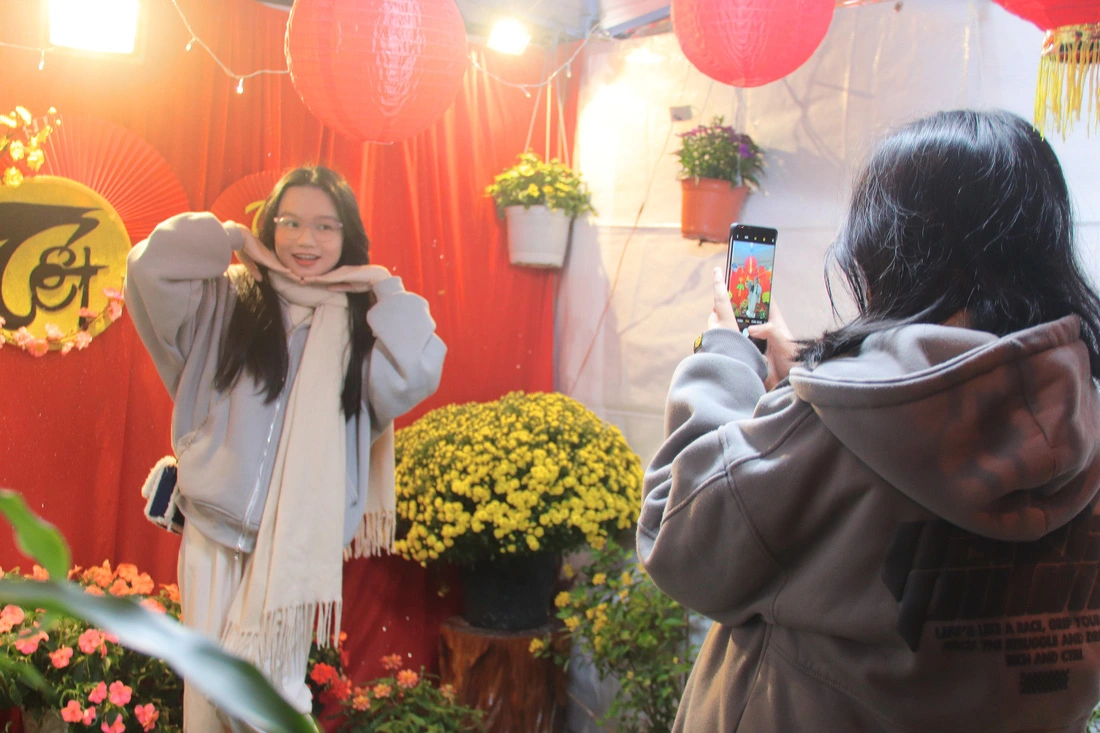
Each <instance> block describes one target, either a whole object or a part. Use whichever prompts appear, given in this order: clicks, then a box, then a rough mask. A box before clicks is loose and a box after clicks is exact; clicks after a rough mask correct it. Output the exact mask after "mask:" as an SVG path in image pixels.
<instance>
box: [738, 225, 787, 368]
mask: <svg viewBox="0 0 1100 733" xmlns="http://www.w3.org/2000/svg"><path fill="white" fill-rule="evenodd" d="M778 235H779V232H778V231H776V230H775V229H771V228H768V227H758V226H751V225H749V224H739V223H737V222H734V223H733V224H731V225H730V244H729V249H728V250H727V252H726V289H727V290H728V291H729V294H730V304H731V305H732V306H733V312H734V314H735V315H736V317H737V327H738V328H739V329H741V331H742V333H744V332H745V329H747V328H748V327H749V326H752V325H755V324H758V323H766V322H767V320H768V313H769V311H770V310H771V303H772V273H773V272H775V242H776V239H777V238H778ZM745 335H746V336H748V334H747V333H745ZM751 340H752V342H753V343H754V344H756V347H757V348H758V349H760V352H761V353H763V352H764V349H765V347H766V346H767V342H766V341H763V340H761V339H751Z"/></svg>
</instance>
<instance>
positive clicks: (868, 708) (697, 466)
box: [638, 316, 1100, 733]
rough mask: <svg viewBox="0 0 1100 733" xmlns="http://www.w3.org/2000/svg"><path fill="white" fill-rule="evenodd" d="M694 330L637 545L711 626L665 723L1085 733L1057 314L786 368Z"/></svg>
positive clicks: (1091, 557)
mask: <svg viewBox="0 0 1100 733" xmlns="http://www.w3.org/2000/svg"><path fill="white" fill-rule="evenodd" d="M765 374H766V366H765V363H764V360H763V359H762V358H761V356H760V354H759V353H757V351H756V349H755V348H754V347H753V346H752V345H751V343H750V342H749V341H748V340H747V339H745V338H743V337H742V336H741V335H740V334H738V333H736V332H734V331H729V330H723V329H715V330H711V331H708V332H707V333H706V334H705V335H704V338H703V342H702V348H701V350H700V351H699V353H697V354H695V355H693V356H691V357H688V358H687V359H686V360H685V361H684V362H682V363H681V364H680V365H679V367H678V368H677V370H676V372H675V374H674V376H673V380H672V385H671V388H670V391H669V397H668V404H667V408H666V435H667V436H668V437H667V439H666V441H665V443H664V444H663V445H662V447H661V448H660V450H659V451H658V452H657V454H656V456H655V457H654V459H653V461H652V463H651V465H650V466H649V468H648V469H647V471H646V477H645V486H644V500H643V507H642V513H641V517H640V519H639V526H638V550H639V555H640V557H641V558H642V561H643V563H644V565H645V567H646V569H647V571H648V572H649V573H650V575H651V577H652V578H653V580H654V582H656V584H657V585H658V586H659V587H660V588H661V589H662V590H664V591H665V592H666V593H668V594H669V595H670V596H672V597H673V598H675V599H677V600H678V601H680V602H681V603H682V604H683V605H685V606H687V607H688V608H691V609H693V610H695V611H698V612H699V613H702V614H705V615H706V616H709V617H710V618H712V619H714V620H715V621H716V623H715V624H714V625H713V626H712V627H711V630H710V632H709V634H708V636H707V639H706V641H705V643H704V644H703V647H702V649H701V650H700V653H699V656H698V658H697V660H696V663H695V667H694V669H693V671H692V673H691V676H690V678H689V680H688V683H687V689H686V691H685V694H684V697H683V700H682V701H681V705H680V710H679V714H678V717H677V722H676V730H678V731H690V732H691V733H696V732H697V731H698V732H702V731H706V732H710V731H738V732H739V733H756V732H757V731H800V732H808V733H812V732H815V731H823V732H824V731H898V732H902V731H905V732H912V733H917V732H918V731H919V732H921V733H926V732H929V731H945V732H946V731H952V732H958V733H963V732H967V733H970V732H972V731H981V732H983V733H987V732H988V733H993V732H1001V731H1004V732H1008V731H1084V730H1085V726H1086V721H1087V719H1088V716H1089V714H1090V713H1091V711H1092V709H1093V707H1094V706H1095V705H1096V702H1097V699H1098V698H1100V584H1098V583H1097V581H1098V579H1100V578H1098V572H1097V571H1098V567H1100V521H1097V519H1094V502H1095V499H1096V494H1097V491H1098V488H1100V460H1098V449H1100V435H1098V426H1100V400H1098V397H1097V392H1096V387H1095V385H1094V382H1093V379H1092V376H1091V372H1090V369H1089V355H1088V352H1087V349H1086V347H1085V344H1084V343H1083V342H1082V340H1081V336H1080V323H1079V321H1078V319H1077V318H1076V317H1074V316H1070V317H1066V318H1063V319H1061V320H1058V321H1055V322H1052V323H1048V324H1044V325H1040V326H1036V327H1034V328H1030V329H1027V330H1024V331H1021V332H1018V333H1014V334H1010V335H1008V336H1005V337H997V336H995V335H993V334H989V333H983V332H980V331H974V330H968V329H963V328H956V327H951V326H939V325H915V326H906V327H902V328H898V329H893V330H889V331H885V332H882V333H879V334H876V335H874V336H871V337H869V338H868V339H867V340H866V341H865V342H864V344H863V345H862V347H861V348H860V349H859V350H858V352H856V353H854V354H853V355H851V356H846V357H841V358H836V359H832V360H829V361H827V362H825V363H823V364H821V365H819V366H818V367H817V368H816V369H813V370H808V369H804V368H800V367H795V368H793V369H792V370H791V374H790V378H789V381H788V382H785V383H783V384H781V385H780V386H779V387H777V388H776V389H775V390H773V391H772V392H770V393H767V394H765V390H764V386H763V378H764V376H765Z"/></svg>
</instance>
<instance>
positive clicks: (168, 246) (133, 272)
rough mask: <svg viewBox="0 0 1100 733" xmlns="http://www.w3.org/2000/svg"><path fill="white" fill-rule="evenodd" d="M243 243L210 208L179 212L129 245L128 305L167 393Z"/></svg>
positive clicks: (208, 324) (221, 293)
mask: <svg viewBox="0 0 1100 733" xmlns="http://www.w3.org/2000/svg"><path fill="white" fill-rule="evenodd" d="M243 245H244V240H243V237H242V236H241V234H240V232H239V231H237V230H236V229H226V228H225V227H223V226H222V223H221V222H220V221H218V219H217V218H216V217H215V216H214V215H213V214H209V213H197V214H180V215H178V216H174V217H172V218H171V219H168V220H167V221H165V222H163V223H161V224H159V225H158V226H157V228H156V229H154V230H153V232H152V234H150V235H149V238H148V239H146V240H145V241H143V242H140V243H138V244H137V245H136V246H135V247H134V248H133V249H131V250H130V254H129V257H128V258H127V265H126V306H127V308H128V310H129V312H130V318H131V319H132V320H133V322H134V327H135V328H136V329H137V332H138V336H140V337H141V340H142V342H143V343H144V344H145V348H146V349H147V350H148V351H149V355H150V356H151V357H152V358H153V362H154V364H155V365H156V367H157V371H158V372H159V373H160V376H161V379H162V380H163V381H164V384H165V386H166V387H167V388H168V391H169V393H170V394H173V395H174V394H175V392H176V387H177V385H178V383H179V377H180V372H181V371H182V370H183V365H184V363H185V362H186V361H187V356H188V354H189V353H190V350H191V346H192V344H194V342H195V338H196V335H197V334H198V333H199V332H200V330H201V329H208V328H210V327H212V319H213V317H214V314H215V311H216V309H215V308H214V307H213V301H215V300H216V299H217V298H219V297H225V294H226V292H227V291H228V287H229V283H228V281H227V279H226V278H223V277H222V275H223V274H224V273H225V271H226V269H227V268H228V267H229V264H230V262H231V261H232V256H233V251H234V250H238V249H240V248H241V247H242V246H243Z"/></svg>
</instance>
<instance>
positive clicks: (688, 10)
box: [671, 0, 836, 87]
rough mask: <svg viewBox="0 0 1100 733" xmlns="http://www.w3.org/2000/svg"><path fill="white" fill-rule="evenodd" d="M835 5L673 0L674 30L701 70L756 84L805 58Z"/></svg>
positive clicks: (792, 0)
mask: <svg viewBox="0 0 1100 733" xmlns="http://www.w3.org/2000/svg"><path fill="white" fill-rule="evenodd" d="M835 7H836V5H835V0H672V10H671V12H672V30H673V31H674V32H675V33H676V40H678V41H679V42H680V48H681V49H683V51H684V55H685V56H687V58H688V61H690V62H691V63H692V64H693V65H694V66H695V67H696V68H697V69H699V71H701V72H703V73H704V74H706V75H707V76H709V77H710V78H712V79H714V80H715V81H720V82H722V83H723V84H730V85H732V86H735V87H757V86H760V85H762V84H767V83H768V82H772V81H775V80H776V79H781V78H783V77H784V76H786V75H787V74H789V73H791V72H792V71H794V70H795V69H797V68H798V67H799V66H801V65H802V64H804V63H806V60H807V59H808V58H810V56H811V55H813V52H814V51H816V50H817V47H818V46H820V45H821V41H822V40H823V39H824V38H825V33H826V32H827V31H828V30H829V23H830V22H831V21H832V19H833V10H834V9H835Z"/></svg>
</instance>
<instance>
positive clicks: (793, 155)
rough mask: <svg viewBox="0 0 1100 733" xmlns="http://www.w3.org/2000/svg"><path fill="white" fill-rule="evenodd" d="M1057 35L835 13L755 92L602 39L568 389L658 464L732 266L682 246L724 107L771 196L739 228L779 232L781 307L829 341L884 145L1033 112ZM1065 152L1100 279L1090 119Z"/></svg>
mask: <svg viewBox="0 0 1100 733" xmlns="http://www.w3.org/2000/svg"><path fill="white" fill-rule="evenodd" d="M1042 38H1043V34H1042V32H1041V31H1039V30H1038V29H1036V28H1035V27H1034V26H1033V25H1031V24H1029V23H1027V22H1025V21H1023V20H1021V19H1019V18H1017V17H1015V16H1013V15H1011V14H1009V13H1008V12H1007V11H1005V10H1003V9H1002V8H1001V7H999V6H997V5H994V4H993V3H992V2H991V1H990V0H905V2H904V4H903V5H902V6H901V8H900V10H895V3H894V2H890V1H888V2H882V3H879V4H875V5H870V6H866V7H861V8H849V9H838V10H837V11H836V15H835V16H834V19H833V22H832V26H831V28H830V29H829V33H828V36H827V37H826V38H825V41H824V43H823V44H822V45H821V47H820V48H819V49H818V51H817V52H816V53H815V54H814V56H813V57H811V58H810V60H809V61H808V62H807V63H806V64H805V65H804V66H803V67H802V68H801V69H799V70H798V71H797V72H795V73H794V74H792V75H791V76H789V77H787V78H786V79H783V80H780V81H778V82H774V83H772V84H769V85H767V86H764V87H760V88H757V89H749V90H735V89H733V88H731V87H728V86H725V85H722V84H718V83H715V82H712V81H711V80H710V79H709V78H707V77H705V76H703V74H701V73H700V72H698V71H697V70H695V69H694V68H693V67H692V66H691V65H690V64H689V63H688V61H687V60H686V59H685V58H684V56H683V53H682V52H681V51H680V48H679V46H678V44H677V42H676V39H675V37H674V36H673V35H672V34H664V35H660V36H651V37H648V38H640V39H635V40H628V41H599V42H593V43H591V44H589V46H588V48H587V49H586V51H585V54H586V55H585V65H584V71H583V73H584V78H583V84H582V90H581V100H580V109H579V113H578V122H577V143H576V153H575V160H574V161H573V163H574V165H576V166H577V167H579V169H580V171H581V173H582V174H583V176H584V177H585V179H586V180H587V181H588V183H589V185H590V187H591V188H592V191H593V193H594V201H593V203H594V204H595V206H596V209H597V210H598V211H599V216H598V217H596V218H593V219H591V220H589V221H588V222H586V223H581V222H578V223H577V226H576V227H575V232H574V239H573V244H572V247H571V251H570V254H569V259H568V261H567V263H566V266H565V269H564V271H563V274H562V282H561V288H560V291H559V297H558V302H557V319H558V322H557V331H558V333H557V341H556V343H557V345H558V346H557V357H556V360H557V364H556V369H557V372H556V381H557V385H556V386H557V388H558V389H559V390H560V391H562V392H565V393H566V394H569V395H571V396H573V397H575V398H577V399H579V400H580V401H581V402H584V403H585V404H586V405H588V406H589V407H590V408H592V409H593V410H595V411H596V412H597V413H598V414H600V415H601V416H602V417H604V418H605V419H607V420H609V421H611V422H613V423H615V424H617V425H619V426H620V427H621V428H622V429H623V431H624V433H625V435H626V437H627V439H628V440H629V441H630V443H631V445H632V446H633V447H634V449H635V450H636V451H637V452H638V453H639V454H640V455H641V457H642V460H643V463H647V462H648V461H649V460H650V458H651V457H652V456H653V453H654V452H655V451H656V449H657V447H658V446H659V444H660V441H661V439H662V415H663V409H664V400H665V395H666V391H667V389H668V384H669V380H670V378H671V376H672V371H673V369H674V368H675V366H676V364H677V363H678V362H679V361H680V360H681V359H683V358H684V357H686V356H687V355H689V354H690V353H691V345H692V343H693V342H694V340H695V337H696V336H697V335H698V334H699V332H700V331H702V330H703V329H704V328H705V327H706V319H707V315H708V313H709V312H710V309H711V304H712V300H711V289H710V283H711V282H712V277H713V275H712V271H713V268H714V266H715V265H721V264H723V263H724V258H725V247H724V245H718V244H710V243H707V244H703V245H701V246H700V245H699V244H698V242H696V241H689V240H685V239H681V237H680V230H679V222H680V184H679V182H678V180H677V171H678V165H677V162H676V158H675V156H673V154H672V153H673V152H674V151H675V150H677V149H678V148H679V138H677V137H676V133H679V132H685V131H687V130H689V129H691V128H692V127H694V126H696V125H697V124H700V123H702V122H704V121H705V122H709V121H710V119H711V118H712V117H713V116H714V115H716V114H721V115H724V116H725V117H726V120H727V122H732V123H733V124H734V125H735V126H736V127H737V128H738V129H740V130H743V131H745V132H748V133H749V134H751V135H752V137H753V139H755V140H756V141H757V143H758V144H759V145H761V146H762V147H763V148H765V149H766V151H767V157H766V165H767V170H766V174H765V178H764V179H763V181H762V183H763V191H762V192H760V193H755V194H753V195H751V196H750V197H749V199H748V202H747V204H746V206H745V209H744V212H743V213H742V216H741V220H742V221H744V222H746V223H751V224H758V225H762V226H774V227H776V228H778V230H779V243H778V248H777V250H776V263H775V277H774V300H775V302H776V303H778V304H779V307H780V308H781V309H782V311H783V313H784V315H785V317H786V319H787V321H788V323H789V325H790V326H791V329H792V330H793V331H794V334H795V335H796V336H798V337H806V336H812V335H816V334H817V333H820V331H821V330H822V329H823V328H825V327H826V326H828V325H830V323H832V313H831V311H830V307H829V303H828V299H827V297H826V293H825V286H824V279H823V263H824V260H823V255H824V252H825V248H826V247H827V246H828V244H829V243H830V242H831V241H832V238H833V234H834V232H835V231H836V228H837V226H838V225H839V223H840V219H841V217H842V215H843V211H844V207H845V205H846V201H847V198H848V192H849V188H850V181H851V175H852V173H853V171H854V169H856V168H857V167H858V165H859V164H860V162H862V160H863V158H864V156H865V154H866V153H867V151H868V148H869V145H870V143H871V142H872V141H873V140H874V139H875V137H876V136H877V135H879V134H880V133H881V132H882V131H884V130H885V129H887V128H888V127H889V126H891V125H895V124H898V123H900V122H904V121H906V120H909V119H912V118H914V117H919V116H922V115H924V114H927V113H931V112H934V111H937V110H942V109H953V108H959V107H973V108H989V107H1000V108H1005V109H1008V110H1011V111H1013V112H1016V113H1018V114H1020V115H1022V116H1024V117H1025V118H1027V119H1030V118H1031V115H1032V107H1033V101H1034V94H1035V82H1036V77H1037V73H1038V63H1039V49H1040V46H1041V42H1042ZM675 105H690V106H691V107H692V108H693V111H694V113H695V114H694V118H693V120H692V121H690V122H676V123H673V122H670V115H669V107H670V106H675ZM1052 142H1053V145H1054V148H1055V150H1056V152H1057V153H1058V155H1059V158H1060V159H1061V161H1062V165H1063V167H1064V169H1065V172H1066V176H1067V178H1068V179H1069V184H1070V189H1071V191H1072V193H1073V194H1074V197H1075V203H1076V205H1077V211H1078V214H1079V219H1080V230H1079V234H1080V242H1081V245H1082V257H1083V259H1084V260H1085V262H1086V266H1087V267H1088V269H1089V271H1090V272H1091V273H1092V274H1093V276H1094V278H1095V279H1096V280H1097V282H1100V277H1097V276H1100V255H1098V254H1097V252H1098V250H1100V136H1097V137H1094V138H1092V139H1089V138H1088V137H1087V136H1086V131H1085V129H1084V126H1083V125H1080V124H1079V125H1078V126H1077V128H1076V129H1075V130H1074V132H1073V134H1072V136H1071V137H1070V138H1069V139H1068V140H1066V141H1062V140H1061V139H1060V138H1057V139H1053V140H1052ZM643 204H644V209H643V210H642V213H641V217H640V220H639V223H638V227H637V229H636V230H634V231H633V233H632V225H633V224H634V220H635V217H636V216H637V214H638V211H639V207H642V205H643ZM624 248H625V251H624ZM620 261H621V269H620ZM617 273H618V280H617V282H615V278H616V274H617ZM613 283H614V290H613V291H612V285H613ZM834 291H842V287H841V286H840V284H839V282H837V284H836V286H835V287H834ZM609 298H610V305H609V307H608V308H607V313H606V316H605V317H604V319H603V322H602V324H601V325H600V327H599V329H598V330H597V328H596V326H597V321H598V319H599V317H600V314H601V312H602V311H603V310H604V306H605V303H608V299H609ZM848 312H849V313H850V309H849V310H848ZM586 354H587V362H586V363H585V357H586ZM582 363H584V367H583V370H582V369H581V365H582Z"/></svg>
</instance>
